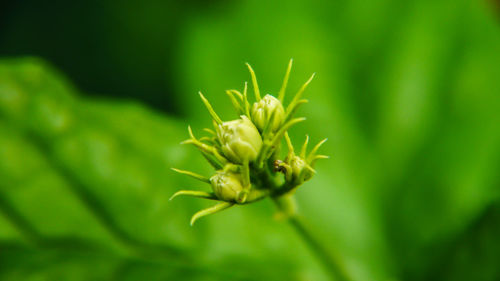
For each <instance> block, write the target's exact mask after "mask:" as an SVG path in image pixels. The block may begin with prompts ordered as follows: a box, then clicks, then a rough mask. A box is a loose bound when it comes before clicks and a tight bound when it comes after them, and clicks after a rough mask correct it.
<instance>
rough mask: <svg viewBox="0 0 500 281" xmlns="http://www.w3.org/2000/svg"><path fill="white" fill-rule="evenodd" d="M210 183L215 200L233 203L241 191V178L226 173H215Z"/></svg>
mask: <svg viewBox="0 0 500 281" xmlns="http://www.w3.org/2000/svg"><path fill="white" fill-rule="evenodd" d="M210 183H211V184H212V189H213V191H214V193H215V195H216V196H217V198H219V199H221V200H224V201H235V200H236V199H237V198H238V195H239V193H240V192H241V191H242V190H243V185H242V184H241V176H240V175H239V174H236V173H232V172H228V171H217V172H216V174H215V175H214V176H212V177H211V178H210Z"/></svg>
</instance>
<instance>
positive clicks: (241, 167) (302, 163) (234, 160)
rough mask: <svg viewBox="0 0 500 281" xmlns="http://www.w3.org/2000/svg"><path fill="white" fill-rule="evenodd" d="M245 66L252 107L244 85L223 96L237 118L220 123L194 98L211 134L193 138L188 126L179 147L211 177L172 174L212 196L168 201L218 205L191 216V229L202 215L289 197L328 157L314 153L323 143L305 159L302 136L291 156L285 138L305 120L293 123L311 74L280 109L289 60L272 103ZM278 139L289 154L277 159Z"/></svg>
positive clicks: (191, 192) (195, 193) (194, 194)
mask: <svg viewBox="0 0 500 281" xmlns="http://www.w3.org/2000/svg"><path fill="white" fill-rule="evenodd" d="M247 67H248V70H249V71H250V75H251V79H252V84H253V90H254V95H255V102H254V103H253V105H250V102H249V100H248V97H247V88H248V87H247V83H246V82H245V86H244V88H243V93H241V92H239V91H237V90H228V91H226V94H227V95H228V96H229V99H230V100H231V102H232V104H233V106H234V108H235V109H236V111H237V114H238V115H239V118H238V119H236V120H231V121H227V122H223V121H222V119H221V118H220V117H219V116H218V115H217V113H216V112H215V110H214V109H213V107H212V105H211V104H210V103H209V101H208V100H207V99H206V98H205V97H204V96H203V94H202V93H201V92H200V93H199V94H200V97H201V100H202V101H203V103H204V104H205V106H206V108H207V109H208V112H209V113H210V115H211V117H212V123H213V129H209V128H205V129H204V131H205V132H206V133H208V134H209V135H208V136H204V137H201V138H199V139H198V138H196V137H195V136H194V134H193V131H192V130H191V127H188V131H189V136H190V138H189V139H187V140H185V141H183V142H182V143H183V144H193V145H194V146H196V147H197V148H198V149H199V150H200V152H201V153H202V155H203V156H204V157H205V159H206V160H207V161H208V162H209V163H210V165H211V166H212V167H213V168H214V169H215V173H214V175H212V176H211V177H205V176H202V175H199V174H197V173H194V172H191V171H186V170H179V169H173V170H174V171H176V172H178V173H181V174H185V175H188V176H191V177H193V178H195V179H197V180H200V181H202V182H205V183H207V184H209V185H210V186H211V191H210V192H207V191H195V190H180V191H178V192H176V193H175V194H174V195H173V196H172V197H171V198H170V199H173V198H175V197H177V196H180V195H187V196H192V197H198V198H205V199H210V200H215V201H219V203H217V204H216V205H214V206H212V207H210V208H207V209H204V210H201V211H199V212H197V213H196V214H194V215H193V217H192V218H191V225H192V224H193V223H194V222H195V221H196V220H197V219H199V218H201V217H203V216H206V215H210V214H214V213H217V212H220V211H222V210H225V209H227V208H229V207H232V206H234V205H242V204H248V203H252V202H255V201H258V200H261V199H264V198H266V197H270V198H272V199H273V200H275V201H276V202H280V201H283V199H284V198H290V197H291V195H292V194H293V192H294V191H295V190H296V188H297V187H298V186H300V185H301V184H302V183H304V182H305V181H307V180H309V179H311V177H312V176H313V175H314V174H315V173H316V172H315V170H314V168H313V167H314V163H315V162H316V160H318V159H322V158H328V157H327V156H325V155H317V154H316V152H317V151H318V149H319V147H320V146H321V145H322V144H323V143H324V142H325V141H326V139H325V140H323V141H321V142H319V143H318V144H317V145H316V146H315V147H314V148H313V149H312V150H311V151H310V152H309V154H307V145H308V142H309V137H308V136H306V140H305V142H304V144H303V145H302V148H301V151H300V153H299V154H298V155H296V154H295V151H294V148H293V146H292V143H291V140H290V138H289V136H288V133H287V131H288V130H289V129H290V128H291V127H292V126H293V125H295V124H297V123H299V122H302V121H304V120H305V118H294V117H293V115H294V113H295V112H296V110H297V108H298V107H299V106H300V105H301V104H304V103H307V100H306V99H302V94H303V92H304V90H305V89H306V88H307V85H308V84H309V83H310V82H311V80H312V79H313V77H314V74H313V75H312V76H311V78H309V80H308V81H307V82H306V83H304V85H302V87H301V88H300V89H299V90H298V92H297V93H296V94H295V96H294V97H293V99H292V101H291V102H290V103H289V104H288V106H287V107H286V109H285V107H284V106H283V100H284V97H285V92H286V88H287V84H288V78H289V76H290V71H291V68H292V60H290V63H289V64H288V67H287V70H286V74H285V78H284V79H283V83H282V86H281V89H280V91H279V93H278V97H277V98H276V97H274V96H272V95H269V94H268V95H265V96H264V97H263V98H261V95H260V90H259V86H258V84H257V78H256V76H255V72H254V71H253V69H252V67H251V66H250V65H249V64H247ZM283 139H285V141H286V144H287V147H288V154H287V155H286V157H285V158H284V159H280V148H281V144H282V140H283Z"/></svg>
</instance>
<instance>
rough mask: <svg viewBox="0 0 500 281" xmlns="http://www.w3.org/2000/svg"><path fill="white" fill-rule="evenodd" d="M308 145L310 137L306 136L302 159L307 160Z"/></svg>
mask: <svg viewBox="0 0 500 281" xmlns="http://www.w3.org/2000/svg"><path fill="white" fill-rule="evenodd" d="M308 143H309V135H306V140H305V141H304V144H303V145H302V149H301V150H300V157H301V158H302V159H305V158H306V150H307V144H308Z"/></svg>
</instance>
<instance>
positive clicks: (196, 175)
mask: <svg viewBox="0 0 500 281" xmlns="http://www.w3.org/2000/svg"><path fill="white" fill-rule="evenodd" d="M171 169H172V170H173V171H174V172H177V173H179V174H183V175H187V176H190V177H192V178H194V179H197V180H199V181H202V182H206V183H210V180H209V179H208V178H207V177H204V176H202V175H199V174H197V173H194V172H191V171H186V170H180V169H176V168H171Z"/></svg>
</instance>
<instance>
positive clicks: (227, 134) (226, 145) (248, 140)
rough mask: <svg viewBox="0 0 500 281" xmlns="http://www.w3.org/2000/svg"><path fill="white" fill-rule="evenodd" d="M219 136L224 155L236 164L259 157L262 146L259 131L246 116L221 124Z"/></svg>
mask: <svg viewBox="0 0 500 281" xmlns="http://www.w3.org/2000/svg"><path fill="white" fill-rule="evenodd" d="M217 137H218V138H219V141H220V143H221V149H222V153H223V154H224V156H225V157H226V158H227V159H229V160H230V161H231V162H233V163H236V164H243V163H244V162H246V161H248V162H250V161H253V160H255V159H257V156H258V155H259V151H260V148H261V147H262V138H261V136H260V134H259V131H258V130H257V128H256V127H255V125H254V124H253V123H252V121H250V119H248V118H247V117H246V116H241V119H237V120H233V121H229V122H224V123H222V124H221V125H219V127H218V130H217Z"/></svg>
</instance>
